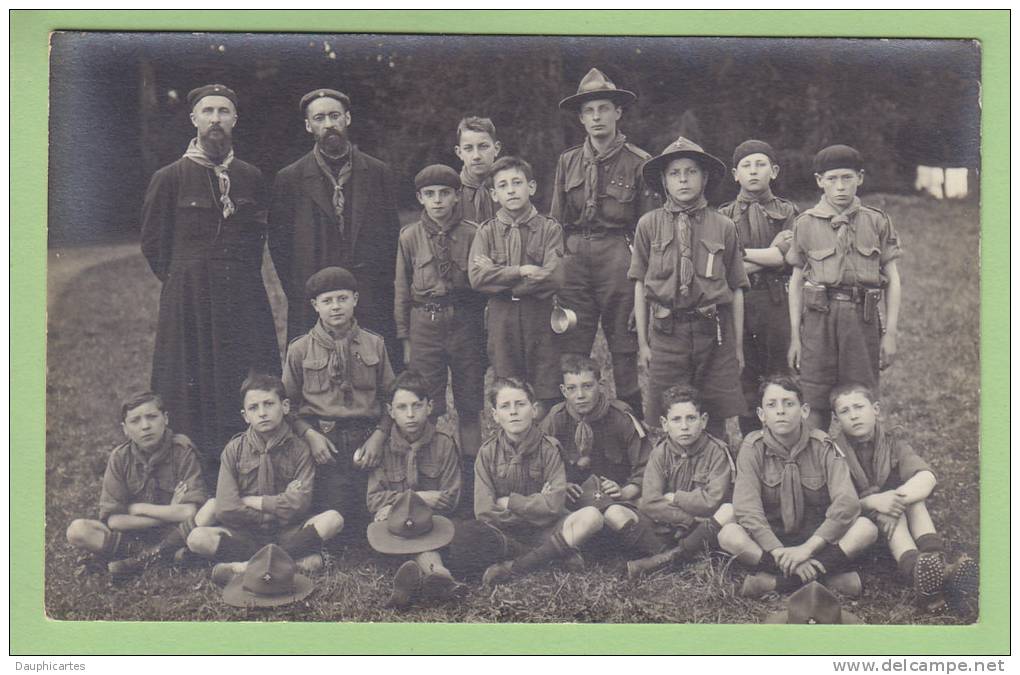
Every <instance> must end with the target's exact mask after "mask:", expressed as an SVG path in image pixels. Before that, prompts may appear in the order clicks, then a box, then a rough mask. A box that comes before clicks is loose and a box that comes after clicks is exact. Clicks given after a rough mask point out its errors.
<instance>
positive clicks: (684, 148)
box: [641, 136, 726, 190]
mask: <svg viewBox="0 0 1020 675" xmlns="http://www.w3.org/2000/svg"><path fill="white" fill-rule="evenodd" d="M684 157H690V158H691V159H693V160H695V161H697V162H698V164H700V165H701V167H702V168H703V169H704V170H705V171H706V172H708V176H709V180H708V190H712V189H714V188H718V187H719V186H720V185H722V184H723V182H724V180H725V178H726V165H725V164H723V162H722V160H721V159H719V158H718V157H715V156H713V155H710V154H708V153H707V152H705V151H704V150H702V148H701V146H700V145H698V144H697V143H695V142H694V141H692V140H690V139H688V138H684V137H683V136H680V137H679V138H677V139H676V140H675V141H673V142H672V143H670V144H669V145H667V146H666V148H665V149H664V150H663V151H662V152H660V153H659V155H658V156H657V157H652V158H650V159H647V160H645V163H644V164H642V165H641V176H642V177H643V178H644V179H645V185H651V186H653V187H655V186H660V185H662V172H663V171H665V170H666V167H667V166H669V163H670V162H672V161H673V160H674V159H682V158H684ZM656 189H657V188H656Z"/></svg>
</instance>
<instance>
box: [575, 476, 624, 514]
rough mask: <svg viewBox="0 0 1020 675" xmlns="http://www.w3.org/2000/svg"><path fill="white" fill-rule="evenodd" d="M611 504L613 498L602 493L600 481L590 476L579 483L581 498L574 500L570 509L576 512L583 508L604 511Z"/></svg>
mask: <svg viewBox="0 0 1020 675" xmlns="http://www.w3.org/2000/svg"><path fill="white" fill-rule="evenodd" d="M613 503H614V502H613V498H612V497H610V496H609V495H607V494H606V493H605V492H603V491H602V481H601V480H600V479H599V477H598V476H596V475H594V474H592V475H591V476H588V479H587V480H586V481H584V482H583V483H581V496H580V497H578V498H577V499H575V500H574V503H573V504H572V505H571V508H572V509H574V510H575V511H577V510H579V509H582V508H584V507H585V506H594V507H595V508H597V509H598V510H599V511H605V510H606V509H607V508H609V507H610V506H611V505H612V504H613Z"/></svg>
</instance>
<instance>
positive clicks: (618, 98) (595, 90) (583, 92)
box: [560, 68, 637, 111]
mask: <svg viewBox="0 0 1020 675" xmlns="http://www.w3.org/2000/svg"><path fill="white" fill-rule="evenodd" d="M600 98H604V99H608V100H610V101H612V102H613V103H615V104H616V105H620V106H622V105H629V104H631V103H633V102H634V101H636V100H637V94H635V93H634V92H632V91H627V90H626V89H617V88H616V85H615V84H613V81H612V80H610V79H609V78H608V77H606V74H605V73H603V72H602V71H601V70H599V69H598V68H592V69H591V70H589V71H588V74H587V75H585V76H584V77H583V78H581V84H579V85H577V93H576V94H574V95H573V96H568V97H566V98H565V99H563V100H562V101H560V108H562V109H563V110H570V111H576V110H577V109H578V108H580V107H581V104H582V103H584V102H585V101H591V100H594V99H600Z"/></svg>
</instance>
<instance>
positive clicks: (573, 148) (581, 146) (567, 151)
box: [560, 143, 626, 157]
mask: <svg viewBox="0 0 1020 675" xmlns="http://www.w3.org/2000/svg"><path fill="white" fill-rule="evenodd" d="M624 145H626V143H624ZM583 147H584V143H579V144H577V145H572V146H570V147H569V148H567V149H566V150H564V151H563V152H561V153H560V156H561V157H562V156H563V155H565V154H567V153H569V152H574V151H575V150H580V149H581V148H583Z"/></svg>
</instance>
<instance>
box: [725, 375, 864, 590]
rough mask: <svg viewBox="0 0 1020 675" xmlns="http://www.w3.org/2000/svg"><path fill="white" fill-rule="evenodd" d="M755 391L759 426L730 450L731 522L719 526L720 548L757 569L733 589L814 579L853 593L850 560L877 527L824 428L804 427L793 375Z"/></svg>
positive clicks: (856, 580) (856, 581)
mask: <svg viewBox="0 0 1020 675" xmlns="http://www.w3.org/2000/svg"><path fill="white" fill-rule="evenodd" d="M760 392H761V405H760V406H759V408H758V418H759V419H760V420H761V423H762V425H763V428H762V429H760V430H758V431H754V432H751V433H750V434H748V435H747V437H746V438H745V439H744V444H743V445H742V446H741V448H740V454H739V455H738V456H737V479H736V483H735V485H734V488H733V510H734V515H735V516H736V522H735V523H730V524H728V525H726V526H725V527H723V529H722V531H721V532H720V533H719V544H720V546H721V547H722V548H723V550H725V551H727V552H728V553H730V554H732V555H734V556H736V558H737V562H739V563H741V564H743V565H745V566H747V567H749V568H751V569H752V570H755V571H756V572H757V573H756V574H753V575H750V576H748V577H747V578H746V579H745V580H744V585H743V587H742V588H741V589H740V593H741V595H743V596H744V597H753V598H756V597H760V596H762V595H765V594H766V593H769V592H771V591H779V592H788V591H792V590H794V589H796V588H797V587H798V586H800V585H801V584H803V583H807V582H809V581H813V580H814V579H816V578H820V580H821V581H822V583H824V584H825V585H826V586H829V587H830V588H833V589H834V590H839V591H841V592H843V593H845V594H847V595H860V592H861V580H860V576H858V574H857V572H851V571H850V569H851V566H852V563H851V561H852V559H853V558H856V557H857V556H859V555H860V554H861V553H863V552H864V550H865V549H867V548H868V547H869V546H871V545H872V544H873V543H875V539H876V538H877V537H878V528H876V527H875V525H874V524H873V523H872V522H871V521H870V520H868V519H867V518H862V517H860V512H861V508H860V505H859V504H858V500H857V492H856V491H855V490H854V485H853V483H852V482H851V480H850V469H849V468H848V467H847V462H846V459H845V458H844V456H843V453H842V452H841V451H840V450H839V448H837V447H836V445H835V444H833V442H832V439H830V438H829V437H828V436H827V435H826V434H825V432H823V431H820V430H818V429H813V428H811V427H810V426H808V424H807V416H808V413H809V412H810V409H809V408H808V405H807V404H806V403H804V401H803V398H802V397H801V389H800V384H799V383H798V382H797V380H796V379H794V378H793V377H790V376H786V375H773V376H770V377H768V378H766V379H765V380H763V381H762V384H761V388H760ZM844 573H845V574H844Z"/></svg>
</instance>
